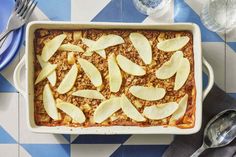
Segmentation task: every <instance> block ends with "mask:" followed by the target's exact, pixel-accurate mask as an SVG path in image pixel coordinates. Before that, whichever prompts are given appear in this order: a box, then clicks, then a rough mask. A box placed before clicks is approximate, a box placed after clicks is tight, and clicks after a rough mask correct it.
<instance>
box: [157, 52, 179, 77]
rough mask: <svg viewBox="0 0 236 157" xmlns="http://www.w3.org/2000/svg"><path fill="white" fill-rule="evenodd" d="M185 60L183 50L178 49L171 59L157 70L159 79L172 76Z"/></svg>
mask: <svg viewBox="0 0 236 157" xmlns="http://www.w3.org/2000/svg"><path fill="white" fill-rule="evenodd" d="M182 60H183V52H182V51H176V52H175V53H174V54H173V55H172V56H171V58H170V60H169V61H167V62H165V63H164V64H163V65H162V66H161V67H160V68H159V69H157V70H156V77H157V78H158V79H168V78H170V77H172V76H173V75H174V74H175V73H176V72H177V70H178V68H179V67H180V65H181V62H182Z"/></svg>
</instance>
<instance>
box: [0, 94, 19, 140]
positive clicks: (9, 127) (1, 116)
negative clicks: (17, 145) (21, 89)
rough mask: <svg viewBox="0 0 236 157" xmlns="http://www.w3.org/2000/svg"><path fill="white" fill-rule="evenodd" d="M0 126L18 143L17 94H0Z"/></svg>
mask: <svg viewBox="0 0 236 157" xmlns="http://www.w3.org/2000/svg"><path fill="white" fill-rule="evenodd" d="M0 100H1V101H0V102H1V103H0V124H1V126H2V127H3V128H4V129H5V130H6V131H7V132H8V133H9V134H10V135H11V136H12V137H13V138H14V139H15V141H18V93H0Z"/></svg>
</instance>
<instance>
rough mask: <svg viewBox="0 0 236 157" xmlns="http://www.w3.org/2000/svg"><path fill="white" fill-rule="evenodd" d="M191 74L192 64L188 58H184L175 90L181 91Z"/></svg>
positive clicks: (177, 74) (176, 77)
mask: <svg viewBox="0 0 236 157" xmlns="http://www.w3.org/2000/svg"><path fill="white" fill-rule="evenodd" d="M189 73H190V63H189V60H188V59H187V58H183V59H182V62H181V65H180V66H179V68H178V70H177V73H176V76H175V85H174V90H179V89H180V88H181V87H182V86H183V85H184V83H185V82H186V81H187V79H188V75H189Z"/></svg>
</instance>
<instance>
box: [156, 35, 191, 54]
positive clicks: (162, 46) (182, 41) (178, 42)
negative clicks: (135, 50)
mask: <svg viewBox="0 0 236 157" xmlns="http://www.w3.org/2000/svg"><path fill="white" fill-rule="evenodd" d="M189 40H190V39H189V37H188V36H182V37H176V38H173V39H167V40H164V41H162V42H159V43H158V44H157V48H158V49H159V50H162V51H165V52H171V51H177V50H180V49H181V48H183V47H184V46H185V45H186V44H187V43H188V42H189Z"/></svg>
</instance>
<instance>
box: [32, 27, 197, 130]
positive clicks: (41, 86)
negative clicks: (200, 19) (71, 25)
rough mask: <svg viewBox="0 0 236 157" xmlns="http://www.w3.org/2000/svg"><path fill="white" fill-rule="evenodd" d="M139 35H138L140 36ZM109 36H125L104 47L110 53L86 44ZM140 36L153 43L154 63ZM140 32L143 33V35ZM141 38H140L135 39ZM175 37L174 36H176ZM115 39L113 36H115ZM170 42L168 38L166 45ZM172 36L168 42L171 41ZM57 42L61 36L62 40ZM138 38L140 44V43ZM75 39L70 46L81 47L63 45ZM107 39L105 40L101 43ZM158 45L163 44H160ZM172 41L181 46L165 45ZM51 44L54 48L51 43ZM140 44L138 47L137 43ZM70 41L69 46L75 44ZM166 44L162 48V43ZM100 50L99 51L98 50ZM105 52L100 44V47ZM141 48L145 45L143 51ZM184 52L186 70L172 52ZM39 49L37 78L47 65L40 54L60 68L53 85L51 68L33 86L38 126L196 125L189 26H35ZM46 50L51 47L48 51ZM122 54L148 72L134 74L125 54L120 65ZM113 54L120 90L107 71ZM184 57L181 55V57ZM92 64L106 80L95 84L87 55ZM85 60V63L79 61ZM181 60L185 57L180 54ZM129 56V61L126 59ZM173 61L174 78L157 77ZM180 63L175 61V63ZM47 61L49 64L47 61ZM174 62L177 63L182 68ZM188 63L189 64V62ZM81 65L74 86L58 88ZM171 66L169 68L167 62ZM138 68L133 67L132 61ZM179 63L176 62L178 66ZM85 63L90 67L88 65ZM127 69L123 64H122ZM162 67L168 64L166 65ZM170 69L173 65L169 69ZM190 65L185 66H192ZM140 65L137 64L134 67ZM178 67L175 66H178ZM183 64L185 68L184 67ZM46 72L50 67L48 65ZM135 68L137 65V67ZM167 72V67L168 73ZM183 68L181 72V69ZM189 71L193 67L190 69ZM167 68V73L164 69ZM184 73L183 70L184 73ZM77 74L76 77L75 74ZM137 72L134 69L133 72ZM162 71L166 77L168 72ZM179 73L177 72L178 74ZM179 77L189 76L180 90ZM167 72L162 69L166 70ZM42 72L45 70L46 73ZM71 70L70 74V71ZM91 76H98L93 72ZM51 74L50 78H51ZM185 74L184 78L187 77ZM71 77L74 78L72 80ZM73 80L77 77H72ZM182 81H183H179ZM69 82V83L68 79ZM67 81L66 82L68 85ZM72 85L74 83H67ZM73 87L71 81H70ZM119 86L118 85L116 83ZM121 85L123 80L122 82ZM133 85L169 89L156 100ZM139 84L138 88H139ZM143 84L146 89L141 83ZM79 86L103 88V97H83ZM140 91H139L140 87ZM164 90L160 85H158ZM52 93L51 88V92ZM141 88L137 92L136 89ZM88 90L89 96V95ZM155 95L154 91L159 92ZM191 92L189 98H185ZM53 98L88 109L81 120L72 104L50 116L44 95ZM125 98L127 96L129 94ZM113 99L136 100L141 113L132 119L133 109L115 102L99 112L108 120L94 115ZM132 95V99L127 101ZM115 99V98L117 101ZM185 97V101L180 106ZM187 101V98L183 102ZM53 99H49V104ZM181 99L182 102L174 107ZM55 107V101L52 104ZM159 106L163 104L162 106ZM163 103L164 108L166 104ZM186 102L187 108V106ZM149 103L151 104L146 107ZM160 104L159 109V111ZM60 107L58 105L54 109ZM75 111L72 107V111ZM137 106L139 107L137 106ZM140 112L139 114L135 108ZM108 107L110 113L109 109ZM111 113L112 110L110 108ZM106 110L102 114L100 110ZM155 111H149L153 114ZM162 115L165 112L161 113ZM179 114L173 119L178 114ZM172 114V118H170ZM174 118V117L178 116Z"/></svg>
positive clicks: (101, 91)
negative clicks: (48, 53) (169, 28)
mask: <svg viewBox="0 0 236 157" xmlns="http://www.w3.org/2000/svg"><path fill="white" fill-rule="evenodd" d="M132 33H133V34H135V35H134V36H135V37H134V38H133V40H132V37H131V34H132ZM61 34H65V35H66V36H65V37H64V39H62V40H61V43H59V44H57V45H58V46H60V47H58V46H57V48H55V47H56V46H55V45H56V44H55V43H53V42H51V43H53V44H54V45H53V44H51V47H50V46H48V47H49V50H47V51H50V49H55V52H54V53H53V54H52V55H51V56H50V57H48V58H47V57H46V58H47V59H46V60H45V57H44V59H43V54H42V51H43V49H44V47H46V46H45V45H47V43H50V41H52V40H53V39H55V38H56V37H58V36H59V35H61ZM137 34H138V35H137ZM109 35H117V36H119V37H121V38H122V39H123V40H124V41H123V42H122V43H118V44H114V45H112V46H109V47H106V48H105V49H104V50H102V51H103V52H104V51H105V55H104V53H103V55H101V54H102V53H99V52H98V50H95V49H93V50H94V51H91V52H90V51H88V50H89V49H90V48H91V44H85V43H86V42H85V40H86V39H90V40H92V44H96V42H97V41H98V40H99V39H100V38H101V37H102V36H109ZM140 35H142V36H144V38H146V39H147V40H148V43H149V44H150V47H151V53H152V56H151V62H150V64H149V63H148V64H147V63H145V59H143V58H142V54H140V53H139V52H138V51H139V48H138V47H140V46H138V45H137V43H138V42H139V40H140V42H139V44H141V46H143V47H148V46H147V45H145V44H147V43H145V42H141V41H143V39H140V38H143V37H140ZM139 37H140V38H139ZM181 37H185V38H187V39H188V40H187V42H185V43H184V44H183V42H182V43H181V40H180V39H179V38H181ZM135 39H136V40H135ZM171 39H173V40H171ZM110 40H112V39H110ZM104 41H106V43H109V41H108V39H106V40H105V39H104ZM165 41H167V42H166V43H164V44H162V45H164V46H162V45H161V44H160V43H163V42H165ZM168 41H169V43H168ZM57 42H58V41H57ZM135 42H136V44H135ZM68 43H69V44H70V46H71V47H73V46H74V45H76V46H78V47H80V48H81V49H80V48H78V50H73V49H70V48H69V49H67V48H64V49H63V48H61V47H62V45H63V44H64V45H65V44H68ZM100 43H102V42H100ZM158 44H160V45H159V47H158V46H157V45H158ZM171 44H173V45H174V46H175V47H176V45H177V47H178V46H179V47H178V48H176V50H175V48H173V51H172V50H165V49H168V48H170V49H171V48H172V47H174V46H172V45H171ZM181 44H182V46H181ZM52 45H53V46H54V47H52ZM135 45H136V46H135ZM70 46H69V47H70ZM162 47H163V48H162ZM95 51H96V52H95ZM99 51H101V49H99ZM140 51H141V50H140ZM179 52H181V53H182V54H183V57H182V58H185V60H187V63H190V66H189V67H188V68H189V70H181V63H179V64H177V61H176V60H178V59H176V60H174V59H172V58H171V57H172V56H173V55H175V54H176V53H179ZM34 53H35V59H34V78H35V80H36V81H37V78H38V77H39V75H40V72H42V71H44V70H42V69H43V68H44V67H45V66H44V67H43V66H42V65H41V64H42V63H41V64H40V62H39V57H42V58H41V62H45V63H49V64H51V65H56V68H54V70H53V72H55V76H56V81H54V83H55V84H54V85H52V82H51V81H49V78H48V76H49V75H51V74H52V71H48V73H47V75H46V74H45V76H44V79H42V80H40V81H39V82H37V83H36V84H35V86H34V105H35V106H34V115H35V121H36V124H37V125H43V126H61V125H66V126H72V127H81V126H82V127H91V126H114V125H121V126H141V127H148V126H159V125H162V126H176V127H179V128H192V127H194V123H195V106H196V104H195V98H196V89H195V80H194V56H193V36H192V34H191V32H188V31H159V30H120V29H117V30H116V29H112V30H102V29H85V30H51V29H37V30H36V31H35V39H34ZM45 53H46V52H45ZM119 55H122V57H123V59H124V58H126V59H128V60H130V61H132V62H133V63H135V65H137V66H139V69H140V68H141V69H143V71H144V73H142V72H141V73H138V74H137V75H135V74H132V68H128V70H127V71H131V73H129V72H127V71H126V70H125V68H127V67H128V66H130V65H129V64H126V65H124V64H123V65H122V63H127V62H125V61H124V62H122V57H120V59H121V61H120V64H119V61H118V59H117V56H119ZM109 57H110V58H112V57H113V59H114V60H115V61H114V62H115V63H114V64H116V65H118V67H119V68H118V69H119V70H118V71H119V72H117V71H116V68H117V66H115V67H116V68H114V69H112V70H113V72H114V76H116V75H118V74H119V73H120V74H121V76H122V81H121V82H120V83H121V85H120V87H117V90H115V92H114V91H113V92H111V89H110V88H111V87H110V86H111V85H110V84H109V83H110V81H111V78H110V77H111V76H110V75H109V70H108V62H109V61H108V60H109ZM176 58H181V57H176ZM83 59H84V60H86V61H88V62H90V63H92V65H94V66H95V67H96V68H97V70H98V71H99V72H100V75H101V78H102V83H100V85H96V84H94V83H93V81H91V77H93V76H89V74H88V73H86V69H84V68H83V66H84V65H83V64H82V63H81V62H82V61H84V60H83ZM171 59H172V61H171ZM79 60H81V62H80V61H79ZM179 60H181V59H179ZM126 61H127V60H126ZM167 62H170V63H169V64H166V68H167V70H166V71H169V73H171V71H174V73H173V72H172V73H173V74H172V75H171V76H170V77H169V78H158V76H157V75H158V74H157V73H158V72H157V71H158V69H161V68H163V67H164V68H165V66H164V64H165V63H167ZM174 62H176V64H175V63H174ZM45 63H44V64H45ZM172 65H178V67H179V68H178V69H177V68H175V67H174V66H173V67H171V66H172ZM187 65H188V64H187ZM73 66H74V68H76V69H77V70H74V72H70V73H71V74H70V76H68V78H69V77H70V78H71V79H72V77H75V81H74V84H73V86H72V87H71V89H68V90H67V91H66V92H58V91H59V90H58V88H59V86H60V84H61V83H62V82H63V79H64V78H65V76H66V75H67V74H68V73H69V71H70V70H71V69H72V68H73ZM168 66H169V67H168ZM132 67H133V66H132ZM176 67H177V66H176ZM85 68H86V67H85ZM123 68H124V69H123ZM164 68H163V69H164ZM168 68H169V69H168ZM188 68H185V69H188ZM134 69H135V68H134ZM173 69H174V70H173ZM179 69H180V70H179ZM45 71H47V70H45ZM133 71H134V70H133ZM166 71H165V72H166ZM178 71H179V72H178ZM185 71H188V72H185ZM165 72H164V73H165ZM181 72H182V73H181ZM72 73H76V74H74V75H75V76H72V75H73V74H72ZM134 73H135V72H134ZM164 73H163V76H164ZM176 73H177V74H176ZM178 73H179V76H180V79H181V78H182V77H184V76H187V77H185V80H184V81H182V85H181V87H179V89H177V90H176V89H174V86H175V83H176V77H177V76H176V75H178ZM161 74H162V73H161ZM42 75H43V74H42ZM68 75H69V74H68ZM91 75H93V74H92V73H91ZM46 77H47V78H46ZM68 78H67V79H68ZM182 79H184V78H182ZM68 80H69V81H68ZM68 80H67V81H64V82H68V83H69V84H71V83H70V82H71V80H70V79H68ZM72 82H73V81H72ZM180 82H181V81H180ZM64 84H66V83H64ZM46 86H47V88H48V89H50V90H49V91H50V92H51V96H50V94H49V96H46V95H45V96H44V95H43V94H45V93H47V92H45V93H44V90H45V88H46ZM64 86H66V85H64ZM68 86H69V85H68ZM68 86H67V87H68ZM70 86H71V85H70ZM114 86H116V85H114ZM118 86H119V85H118ZM132 86H135V87H147V88H146V90H148V89H149V88H148V87H150V88H152V90H153V91H155V90H154V88H156V89H162V90H164V94H163V92H162V94H160V95H162V96H160V95H159V96H160V97H159V98H156V99H152V100H148V99H150V98H147V99H145V98H144V97H145V96H146V97H148V96H147V95H145V94H144V93H143V92H140V91H139V90H135V89H134V90H133V91H131V90H130V89H131V88H132ZM137 89H138V88H137ZM141 89H143V88H141ZM79 90H93V91H94V90H96V91H98V92H100V93H99V94H100V96H102V98H91V97H90V96H92V97H93V94H91V95H90V94H88V93H87V96H86V94H85V96H81V95H80V96H78V95H76V94H73V93H76V91H79ZM146 90H144V91H146ZM135 91H138V92H135ZM157 91H160V93H161V90H157ZM50 92H49V93H50ZM135 93H136V94H135ZM88 95H89V96H88ZM154 95H155V94H154ZM186 95H187V97H186ZM48 97H50V98H53V99H54V102H53V103H52V104H53V105H54V104H57V103H62V102H64V103H67V105H68V103H69V104H70V105H71V104H73V105H74V106H76V107H77V109H78V110H81V111H82V113H80V114H84V120H81V121H80V120H76V118H75V117H73V116H75V115H74V114H75V113H71V114H70V113H69V112H70V111H71V110H75V109H68V108H67V110H66V109H65V110H63V107H62V108H60V107H58V106H57V105H56V106H57V109H56V111H57V112H58V115H59V116H58V117H57V118H53V117H52V116H49V115H50V114H49V113H48V112H50V109H48V108H47V106H46V107H45V104H44V103H46V102H48V101H49V99H50V98H49V99H48V101H47V100H43V99H46V98H48ZM124 97H125V98H124ZM114 98H120V99H121V98H123V99H126V102H127V101H128V102H127V103H129V102H131V104H132V105H133V107H135V108H132V111H133V112H135V114H134V115H136V117H139V118H137V119H135V118H132V116H131V115H130V114H132V113H127V109H126V110H125V107H123V106H122V107H117V108H116V109H113V110H112V109H111V110H112V111H111V110H110V109H107V106H108V107H109V106H112V105H113V106H114V104H111V105H109V103H108V105H106V106H105V107H103V108H102V107H101V108H102V109H101V111H102V112H104V114H103V113H100V112H98V114H97V115H98V119H99V116H105V115H107V117H103V120H101V118H100V120H95V119H94V113H95V112H96V110H98V106H99V105H101V104H102V102H104V101H109V100H111V99H114ZM184 98H187V99H186V100H183V99H184ZM127 99H128V100H127ZM119 101H121V100H119V99H116V101H115V103H116V104H118V105H119V103H120V102H119ZM113 102H114V101H113ZM170 102H173V104H169V107H168V106H167V105H166V106H167V107H165V104H168V103H170ZM181 102H182V106H181ZM184 102H185V103H184ZM49 104H50V103H49ZM175 104H177V105H178V106H177V107H172V106H175ZM49 106H50V105H49ZM151 106H152V107H156V106H157V108H156V109H153V111H151V108H149V109H148V107H151ZM158 106H160V108H158ZM163 106H164V107H163ZM183 106H185V107H183ZM145 108H146V109H147V110H146V111H147V112H145V111H144V110H145ZM158 109H159V110H158ZM54 110H55V109H54ZM68 110H70V111H68ZM134 110H135V111H134ZM137 111H138V113H136V112H137ZM105 112H106V113H105ZM107 112H109V113H107ZM99 113H100V114H101V115H100V114H99ZM148 114H150V116H148ZM155 114H157V117H159V118H155V117H154V118H153V116H155ZM162 114H163V116H161V115H162ZM174 114H175V115H176V116H175V117H176V118H174V116H173V115H174ZM171 118H172V120H171ZM173 118H174V120H173Z"/></svg>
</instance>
